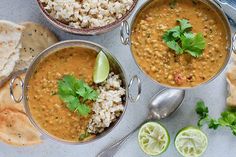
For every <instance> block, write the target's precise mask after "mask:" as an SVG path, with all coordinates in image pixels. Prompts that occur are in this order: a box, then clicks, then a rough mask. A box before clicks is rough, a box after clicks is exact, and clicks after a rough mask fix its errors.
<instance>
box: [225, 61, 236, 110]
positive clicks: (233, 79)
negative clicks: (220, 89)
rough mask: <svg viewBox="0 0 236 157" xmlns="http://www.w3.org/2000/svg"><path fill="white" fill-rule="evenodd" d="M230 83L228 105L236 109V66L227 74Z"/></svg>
mask: <svg viewBox="0 0 236 157" xmlns="http://www.w3.org/2000/svg"><path fill="white" fill-rule="evenodd" d="M226 76H227V82H228V89H229V90H228V91H229V96H228V98H227V105H228V106H230V107H236V66H235V65H233V66H231V68H230V70H229V71H228V72H227V74H226Z"/></svg>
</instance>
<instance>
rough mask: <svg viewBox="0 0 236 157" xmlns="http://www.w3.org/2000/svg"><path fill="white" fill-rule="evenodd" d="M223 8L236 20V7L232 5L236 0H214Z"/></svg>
mask: <svg viewBox="0 0 236 157" xmlns="http://www.w3.org/2000/svg"><path fill="white" fill-rule="evenodd" d="M214 1H215V2H216V3H217V4H218V5H219V6H220V7H221V8H222V9H223V10H224V12H225V13H226V14H227V15H228V16H229V17H230V18H231V19H232V20H233V21H234V22H236V8H235V7H233V6H232V5H234V4H236V3H235V0H228V1H227V2H226V1H222V0H214Z"/></svg>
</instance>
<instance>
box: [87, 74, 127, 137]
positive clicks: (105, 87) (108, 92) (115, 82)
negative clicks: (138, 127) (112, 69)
mask: <svg viewBox="0 0 236 157" xmlns="http://www.w3.org/2000/svg"><path fill="white" fill-rule="evenodd" d="M99 90H100V94H99V97H98V99H97V101H96V102H95V103H94V105H93V112H94V114H93V115H92V118H91V120H90V121H89V125H88V129H87V131H88V132H89V133H93V134H96V133H101V132H102V131H104V129H105V128H107V127H109V126H110V124H111V123H112V122H115V121H116V120H117V118H119V117H120V115H121V113H122V112H123V111H124V105H123V102H122V96H124V95H125V89H124V88H122V87H121V80H120V79H119V76H118V75H114V73H111V74H109V77H108V79H107V80H106V82H105V83H104V84H102V85H101V86H100V87H99Z"/></svg>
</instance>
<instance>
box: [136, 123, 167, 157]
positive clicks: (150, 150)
mask: <svg viewBox="0 0 236 157" xmlns="http://www.w3.org/2000/svg"><path fill="white" fill-rule="evenodd" d="M138 142H139V146H140V147H141V148H142V150H143V151H144V152H145V153H146V154H148V155H159V154H161V153H163V152H165V151H166V149H167V148H168V146H169V144H170V136H169V133H168V132H167V130H166V129H165V128H164V127H163V126H162V125H160V124H159V123H157V122H148V123H146V124H144V125H143V126H142V127H141V128H140V130H139V134H138Z"/></svg>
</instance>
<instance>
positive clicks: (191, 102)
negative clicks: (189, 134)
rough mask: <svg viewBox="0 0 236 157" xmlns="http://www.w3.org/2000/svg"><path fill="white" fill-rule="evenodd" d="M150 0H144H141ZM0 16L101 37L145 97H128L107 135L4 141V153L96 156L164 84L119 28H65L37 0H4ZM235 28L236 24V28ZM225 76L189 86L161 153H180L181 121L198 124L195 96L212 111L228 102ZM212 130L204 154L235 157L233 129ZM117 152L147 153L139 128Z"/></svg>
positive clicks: (142, 113) (12, 156) (123, 155)
mask: <svg viewBox="0 0 236 157" xmlns="http://www.w3.org/2000/svg"><path fill="white" fill-rule="evenodd" d="M143 2H145V0H140V2H139V4H138V6H140V5H141V4H142V3H143ZM0 18H1V19H5V20H11V21H14V22H17V23H20V22H23V21H34V22H38V23H41V24H43V25H45V26H48V27H49V28H50V29H51V30H52V31H54V32H55V33H56V34H57V35H58V37H60V39H61V40H67V39H84V40H89V41H93V42H96V43H99V44H101V45H103V46H105V47H107V48H108V49H109V50H110V51H111V52H112V53H113V54H114V56H115V57H117V59H118V60H119V61H120V62H121V64H122V65H123V67H124V69H125V72H126V74H127V76H128V79H130V78H131V77H132V76H133V75H135V74H137V75H138V76H139V77H140V78H141V80H142V82H143V91H142V97H141V99H140V100H139V102H138V103H135V104H132V103H129V105H128V109H127V112H126V113H125V116H124V117H123V119H122V121H121V123H120V124H119V125H118V126H117V127H116V128H115V129H114V130H113V131H112V132H111V133H109V134H108V135H107V136H105V137H104V138H102V139H101V140H99V141H96V142H93V143H91V144H86V145H80V146H72V145H65V144H61V143H57V142H54V141H52V140H50V139H48V138H45V137H44V141H43V143H42V144H40V145H35V146H30V147H24V148H22V147H21V148H18V147H12V146H8V145H5V144H3V143H0V157H49V156H50V157H95V156H96V154H97V153H98V152H100V151H101V150H102V149H103V148H105V147H106V146H108V145H109V144H111V143H113V142H115V141H116V140H118V139H120V138H121V137H123V136H124V135H126V134H127V133H128V132H129V131H131V130H132V129H133V128H135V127H136V126H138V124H139V123H140V122H142V121H143V120H144V118H145V117H146V116H147V112H148V111H147V105H148V101H149V99H150V98H151V97H152V95H153V94H154V93H156V92H158V91H159V90H160V87H159V86H158V85H156V84H155V83H154V82H152V81H151V80H149V79H147V78H145V77H144V75H143V74H142V72H141V71H139V70H138V68H137V66H136V65H135V62H134V60H133V58H132V56H131V52H130V50H129V48H128V47H125V46H123V45H122V44H121V43H120V39H119V29H118V28H117V29H115V30H114V31H112V32H109V33H106V34H103V35H99V36H90V37H83V36H76V35H71V34H68V33H65V32H62V31H60V30H58V29H56V28H54V27H53V26H52V25H51V24H49V23H48V22H47V21H46V20H45V18H44V17H43V16H42V15H41V13H40V11H39V9H38V7H37V4H36V0H0ZM234 31H235V29H234ZM226 94H227V91H226V80H225V77H224V74H222V75H220V76H219V77H218V78H217V79H215V80H214V81H213V82H211V83H210V84H208V85H206V86H204V87H201V88H197V89H193V90H189V91H187V95H186V99H185V101H184V103H183V105H182V107H181V108H180V109H179V110H178V112H176V113H175V114H174V115H173V116H171V117H170V118H168V119H165V120H161V123H163V124H164V125H165V126H166V128H167V129H168V130H169V133H170V136H171V144H170V147H169V149H168V150H167V151H166V153H164V154H163V155H161V156H162V157H178V156H180V155H179V154H178V153H177V151H176V150H175V147H174V144H173V141H174V137H175V135H176V133H177V132H178V130H179V129H181V128H182V127H185V126H187V125H194V124H196V122H197V116H196V114H195V112H194V107H195V101H196V99H197V98H202V99H204V100H205V101H206V103H207V104H209V109H210V113H211V114H212V115H213V116H215V117H218V116H219V114H220V113H221V112H222V111H223V109H224V107H225V98H226ZM203 130H204V131H205V132H206V134H207V135H208V139H209V146H208V149H207V151H206V153H205V154H204V157H235V156H236V149H235V146H236V137H234V136H233V135H232V134H231V132H230V131H229V130H226V129H218V131H211V130H209V129H207V128H204V129H203ZM115 156H116V157H145V156H146V155H145V154H144V153H143V152H142V151H141V150H140V148H139V146H138V143H137V133H136V134H134V135H133V136H132V137H131V138H130V139H129V140H128V141H127V142H126V144H125V145H123V147H122V148H121V149H120V151H119V152H118V153H117V154H116V155H115Z"/></svg>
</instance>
